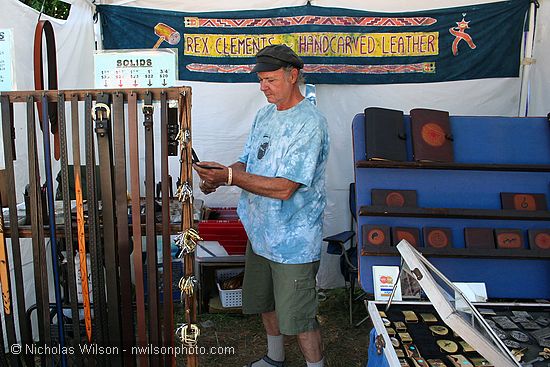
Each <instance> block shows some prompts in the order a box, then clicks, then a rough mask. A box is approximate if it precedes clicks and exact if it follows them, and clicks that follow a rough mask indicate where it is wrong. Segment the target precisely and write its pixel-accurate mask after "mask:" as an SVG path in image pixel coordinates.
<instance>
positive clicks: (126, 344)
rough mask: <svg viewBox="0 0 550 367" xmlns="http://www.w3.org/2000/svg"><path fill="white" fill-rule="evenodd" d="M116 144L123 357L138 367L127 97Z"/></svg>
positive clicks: (118, 98)
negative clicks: (128, 182)
mask: <svg viewBox="0 0 550 367" xmlns="http://www.w3.org/2000/svg"><path fill="white" fill-rule="evenodd" d="M113 141H114V147H113V148H114V152H113V153H114V163H115V175H114V183H115V203H116V204H115V205H116V207H115V210H116V224H117V243H118V261H119V265H120V310H121V314H122V317H123V318H124V327H123V328H122V346H123V348H122V354H123V359H124V366H135V363H136V360H135V357H134V356H133V355H132V353H131V349H132V347H133V346H134V337H135V331H134V310H133V308H132V279H131V278H132V275H131V270H130V236H129V234H128V226H129V223H128V195H127V183H126V129H125V127H124V95H123V94H122V93H120V92H117V93H114V94H113Z"/></svg>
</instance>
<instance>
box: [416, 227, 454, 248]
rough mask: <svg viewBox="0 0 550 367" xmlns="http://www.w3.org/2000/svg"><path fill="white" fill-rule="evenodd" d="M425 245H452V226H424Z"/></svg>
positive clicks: (440, 246) (438, 246) (439, 246)
mask: <svg viewBox="0 0 550 367" xmlns="http://www.w3.org/2000/svg"><path fill="white" fill-rule="evenodd" d="M422 234H423V236H424V246H426V247H431V248H446V247H452V245H453V244H452V233H451V229H450V228H439V227H424V228H422Z"/></svg>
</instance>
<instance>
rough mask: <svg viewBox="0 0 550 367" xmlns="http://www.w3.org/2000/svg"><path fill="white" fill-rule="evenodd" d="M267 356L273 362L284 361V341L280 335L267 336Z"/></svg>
mask: <svg viewBox="0 0 550 367" xmlns="http://www.w3.org/2000/svg"><path fill="white" fill-rule="evenodd" d="M267 356H268V357H269V358H271V359H272V360H274V361H277V362H282V361H284V360H285V340H284V336H283V335H282V334H281V335H276V336H274V335H269V334H268V335H267Z"/></svg>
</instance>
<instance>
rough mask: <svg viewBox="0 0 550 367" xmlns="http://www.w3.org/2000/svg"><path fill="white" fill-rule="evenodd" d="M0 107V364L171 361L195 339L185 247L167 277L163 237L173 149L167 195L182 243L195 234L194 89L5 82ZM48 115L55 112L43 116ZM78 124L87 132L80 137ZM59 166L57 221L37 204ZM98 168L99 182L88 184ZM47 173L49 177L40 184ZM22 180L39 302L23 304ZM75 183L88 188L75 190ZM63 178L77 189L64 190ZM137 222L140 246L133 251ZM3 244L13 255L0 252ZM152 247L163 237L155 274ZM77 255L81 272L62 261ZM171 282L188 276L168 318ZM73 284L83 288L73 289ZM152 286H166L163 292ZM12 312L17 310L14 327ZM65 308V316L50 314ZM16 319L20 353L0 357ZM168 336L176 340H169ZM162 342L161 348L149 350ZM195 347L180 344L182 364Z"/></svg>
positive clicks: (192, 358)
mask: <svg viewBox="0 0 550 367" xmlns="http://www.w3.org/2000/svg"><path fill="white" fill-rule="evenodd" d="M16 103H21V104H25V105H26V108H25V110H24V111H23V109H19V108H16V109H14V104H16ZM37 103H40V104H41V106H42V110H41V111H40V112H41V113H42V118H41V120H42V121H41V123H42V126H41V128H42V129H41V130H40V129H37V128H36V125H37V124H38V122H37V121H38V119H37V118H36V114H37ZM52 108H56V109H57V111H56V112H57V114H52V113H51V111H49V110H50V109H52ZM14 111H17V112H18V114H14ZM0 112H1V114H2V136H3V148H4V161H5V177H6V180H7V196H8V197H7V202H8V208H9V215H7V216H6V218H4V216H3V215H1V214H0V262H2V261H4V262H3V263H1V264H0V286H1V287H2V296H3V297H2V298H3V308H4V313H5V315H6V317H5V322H4V324H3V325H2V324H1V323H0V365H13V366H17V365H27V366H34V365H35V364H36V361H37V358H38V357H39V358H40V365H48V364H51V363H52V362H53V363H58V364H61V365H71V366H81V365H87V366H107V365H109V366H136V365H139V366H175V365H176V357H177V356H176V351H177V350H181V349H178V348H177V347H179V346H180V344H179V343H180V341H181V343H183V345H184V346H194V345H195V344H196V343H197V337H198V335H199V333H200V331H199V329H198V327H197V323H196V297H195V294H194V286H195V284H196V280H195V279H194V275H193V274H194V269H193V264H194V249H193V251H188V250H186V251H180V252H179V253H180V254H181V255H182V257H183V263H184V274H183V277H182V278H181V279H172V255H171V239H170V235H171V234H172V233H173V229H174V226H176V224H175V223H171V221H170V210H169V207H170V199H171V198H170V193H171V183H170V181H169V180H170V172H169V164H168V162H169V156H178V155H179V162H178V166H179V171H180V172H178V175H179V179H178V184H177V192H176V196H177V198H178V200H179V201H180V202H181V204H182V213H181V214H182V215H181V224H180V225H179V228H178V229H179V230H178V236H177V238H178V241H177V243H178V244H179V245H180V246H183V245H184V244H185V245H186V246H187V245H189V243H190V241H191V242H194V241H196V240H197V236H198V235H197V234H196V232H194V230H193V229H192V225H193V206H192V199H193V195H192V187H193V185H192V171H191V170H192V168H191V158H190V157H191V149H192V148H191V88H189V87H179V88H159V89H133V90H126V89H120V90H73V91H56V90H53V91H31V92H7V93H0ZM23 112H26V113H23ZM67 112H69V113H67ZM156 112H160V113H156ZM52 116H55V117H52ZM159 116H160V117H159ZM52 118H56V120H57V121H51V119H52ZM25 121H26V125H24V127H23V129H24V130H26V132H27V133H26V140H27V141H26V144H23V143H24V142H19V141H15V133H14V132H15V129H14V127H15V126H16V125H17V127H18V128H21V126H19V124H23V123H24V122H25ZM138 122H141V124H139V123H138ZM50 124H56V125H57V127H58V131H59V139H60V160H59V165H57V164H55V165H54V164H53V162H52V157H51V153H50V152H51V147H50V134H51V133H50V129H48V127H49V125H50ZM156 124H160V134H161V137H160V142H161V147H160V157H158V155H157V156H156V157H155V149H154V145H153V142H154V141H155V132H156V131H159V129H158V128H157V129H155V125H156ZM140 128H141V129H143V130H142V132H141V133H139V130H140ZM69 132H70V135H69ZM81 132H82V133H83V136H84V137H85V138H84V139H83V140H84V144H83V145H82V146H81V139H80V134H81ZM18 139H20V138H18ZM140 146H144V147H145V157H144V159H145V166H144V167H145V168H144V172H143V176H144V177H145V191H143V190H140V186H141V182H142V180H141V177H142V176H140V164H139V162H140V157H139V150H138V147H140ZM25 147H26V152H25V151H23V149H24V148H25ZM176 147H177V148H176ZM81 151H84V152H85V159H84V160H81ZM127 152H128V154H127ZM16 156H17V157H18V158H23V157H26V158H27V161H28V181H27V182H20V179H19V178H18V179H17V180H16V179H15V173H14V161H15V159H16ZM69 157H72V164H73V165H74V167H75V169H74V178H73V177H70V175H69V167H70V165H69ZM81 162H83V163H85V167H86V171H85V174H81V173H80V169H79V168H80V166H81ZM17 163H18V164H19V162H17ZM21 164H24V162H22V163H21ZM158 164H160V172H161V179H160V181H161V193H162V195H161V199H160V203H161V208H162V212H161V214H160V215H161V217H162V221H159V220H158V215H156V214H158V213H155V206H158V200H155V172H157V171H156V170H155V166H156V165H158ZM57 166H60V177H61V182H60V184H61V188H62V190H61V196H62V200H63V213H65V215H64V223H63V224H62V225H59V224H56V222H55V219H56V218H55V211H54V210H48V211H47V212H44V213H48V214H47V216H48V218H43V214H42V213H43V210H42V209H43V208H44V207H47V208H49V209H53V207H54V198H53V195H54V180H53V177H54V176H53V172H52V170H53V168H54V167H57ZM41 167H44V168H43V170H41ZM96 167H98V168H96ZM98 175H99V176H100V180H99V181H98V182H100V184H99V185H96V176H98ZM126 177H129V182H127V180H126ZM44 179H45V181H46V184H45V185H44V186H42V183H43V180H44ZM27 183H28V184H29V190H28V195H29V200H28V202H29V205H30V211H29V210H27V213H28V216H30V218H27V220H30V226H31V238H32V256H33V272H34V278H33V279H34V290H35V294H36V305H28V304H27V303H26V302H25V299H24V290H25V285H24V283H23V272H22V266H21V264H22V258H21V251H20V242H21V238H20V237H22V236H21V229H20V226H19V224H18V219H19V218H18V216H17V202H18V200H17V197H16V187H24V186H25V185H26V184H27ZM84 183H85V184H86V188H87V189H86V190H83V184H84ZM70 187H74V190H72V191H73V192H71V190H70V189H69V188H70ZM44 191H45V193H46V196H45V197H46V200H44V199H43V198H44V195H43V192H44ZM142 196H145V208H144V213H142V212H143V210H142V208H141V207H140V204H139V203H140V197H142ZM71 198H75V199H76V216H75V217H73V216H72V215H70V214H69V213H71V210H73V212H74V208H71ZM5 199H6V198H3V200H4V202H5V201H6V200H5ZM19 201H20V200H19ZM84 203H86V204H87V216H86V215H85V214H86V213H85V212H84ZM131 203H137V205H131ZM129 209H130V210H131V215H129ZM143 214H144V215H143ZM4 222H9V224H8V223H4ZM4 224H5V225H4ZM142 224H143V225H144V227H145V242H146V244H145V245H146V246H145V247H146V251H145V252H143V251H142ZM61 233H62V234H63V235H62V236H61V235H60V234H61ZM157 234H158V235H160V236H161V237H160V238H161V240H160V243H157ZM46 236H47V237H48V238H46ZM48 241H49V244H50V247H51V251H52V256H51V257H52V264H51V265H50V266H48V265H47V264H46V248H47V247H46V243H47V242H48ZM9 243H11V253H8V251H7V249H8V248H10V246H7V245H8V244H9ZM73 243H74V244H73ZM159 245H160V246H162V267H163V274H162V276H159V272H158V266H160V265H157V247H158V246H159ZM62 254H64V255H62ZM87 254H89V255H88V256H89V258H88V256H87ZM143 255H145V258H143ZM76 256H78V260H79V263H80V267H79V269H78V272H77V271H76V269H75V267H74V266H71V265H67V264H74V263H75V260H76ZM132 263H133V269H134V274H133V278H134V282H133V283H132V271H131V269H132V266H131V264H132ZM10 266H13V268H14V271H13V272H12V273H11V274H10V272H9V271H4V270H6V269H9V267H10ZM144 266H146V269H144ZM49 271H52V272H53V276H54V284H55V287H54V289H53V291H51V290H50V289H49V287H50V285H49V284H48V281H47V279H48V275H49V274H48V272H49ZM77 273H78V274H77ZM145 274H147V281H145V277H144V275H145ZM80 275H81V276H80ZM10 277H14V284H15V287H14V289H11V287H10V284H11V283H10ZM89 279H90V282H89ZM178 283H179V284H180V285H182V284H186V288H185V291H184V289H183V288H182V289H181V290H182V302H183V310H182V311H183V312H182V313H183V314H184V315H185V316H184V317H185V320H183V323H181V322H177V321H176V320H174V308H175V305H174V302H173V297H172V292H173V288H174V286H173V284H178ZM79 284H80V286H81V289H82V292H81V293H82V296H79V292H77V288H78V285H79ZM90 289H91V290H92V292H89V290H90ZM132 289H135V292H132ZM159 289H163V291H164V297H163V299H162V300H161V299H160V298H161V297H160V295H161V294H160V293H161V291H159ZM50 293H52V294H53V293H55V296H56V297H55V299H56V302H55V304H50V302H49V299H50ZM90 293H91V297H90ZM15 299H17V302H15ZM92 299H93V301H92ZM161 304H162V307H161ZM34 310H36V312H37V316H38V317H37V319H38V330H35V332H36V333H35V335H38V336H39V341H38V342H36V341H35V340H33V338H32V335H33V333H32V331H33V330H32V327H31V323H30V316H29V315H30V313H31V312H34ZM69 310H70V312H69ZM80 310H84V320H83V321H82V322H81V321H80V317H79V316H75V315H79V314H80V312H81V311H80ZM14 313H15V314H17V316H18V318H17V319H18V324H17V325H16V323H15V320H16V318H15V317H14ZM62 314H65V315H70V316H69V317H67V316H65V317H59V316H60V315H62ZM55 316H57V317H55ZM52 320H53V322H52ZM147 320H148V321H147ZM2 327H5V328H6V332H7V334H6V335H7V340H3V338H2V330H1V328H2ZM16 329H19V331H20V335H21V343H22V344H23V346H24V347H23V353H22V354H21V355H20V356H17V355H14V354H7V355H6V354H4V347H5V346H6V345H13V344H17V343H18V341H17V340H16ZM176 335H177V336H179V337H180V338H179V339H181V340H177V341H176ZM31 345H34V346H37V345H38V346H40V347H45V348H48V347H49V348H52V349H50V350H54V351H55V350H56V349H55V347H57V348H60V347H63V348H65V349H58V350H60V351H61V352H59V353H55V352H54V353H50V354H48V353H45V354H43V355H40V356H39V355H34V354H33V353H32V352H29V351H32V350H33V348H25V346H31ZM94 348H95V349H94ZM35 350H36V349H35ZM83 350H85V351H91V352H89V353H81V351H83ZM160 350H162V353H158V352H157V351H160ZM195 350H196V348H189V351H190V353H188V354H187V356H186V358H187V364H186V365H187V366H197V365H198V356H197V355H196V354H194V353H193V351H195ZM64 351H74V353H72V352H64ZM97 351H110V352H112V353H102V352H100V353H97ZM180 358H181V357H180Z"/></svg>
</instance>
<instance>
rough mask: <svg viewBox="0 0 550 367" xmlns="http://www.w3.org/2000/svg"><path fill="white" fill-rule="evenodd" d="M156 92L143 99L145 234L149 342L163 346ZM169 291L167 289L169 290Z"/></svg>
mask: <svg viewBox="0 0 550 367" xmlns="http://www.w3.org/2000/svg"><path fill="white" fill-rule="evenodd" d="M153 112H154V107H153V95H152V94H151V92H147V93H146V94H145V98H144V100H143V118H144V120H143V126H144V128H145V236H146V242H147V285H148V288H149V295H148V298H149V300H148V308H149V342H150V343H151V344H152V345H153V347H158V346H160V341H161V331H160V327H159V319H160V318H159V299H158V293H157V292H156V291H155V290H156V289H158V272H157V260H158V259H157V238H156V233H155V150H154V136H153ZM165 293H166V292H165ZM151 364H152V365H154V366H156V365H161V364H162V358H161V356H159V355H156V354H154V355H152V356H151Z"/></svg>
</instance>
